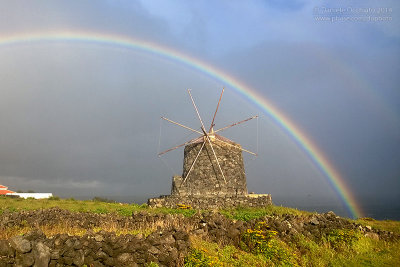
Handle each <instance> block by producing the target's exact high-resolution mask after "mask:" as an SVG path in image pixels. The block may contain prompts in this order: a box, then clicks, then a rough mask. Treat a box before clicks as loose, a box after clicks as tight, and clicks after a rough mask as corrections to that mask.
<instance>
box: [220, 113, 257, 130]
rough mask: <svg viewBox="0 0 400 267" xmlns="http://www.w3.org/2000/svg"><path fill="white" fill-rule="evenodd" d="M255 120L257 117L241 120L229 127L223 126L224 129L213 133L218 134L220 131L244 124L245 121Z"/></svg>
mask: <svg viewBox="0 0 400 267" xmlns="http://www.w3.org/2000/svg"><path fill="white" fill-rule="evenodd" d="M255 118H258V115H256V116H253V117H250V118H248V119H245V120H242V121H239V122H236V123H233V124H231V125H228V126H225V127H223V128H221V129H218V130H216V131H214V133H217V132H220V131H224V130H226V129H229V128H231V127H233V126H236V125H239V124H241V123H243V122H246V121H249V120H252V119H255Z"/></svg>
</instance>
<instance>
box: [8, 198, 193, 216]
mask: <svg viewBox="0 0 400 267" xmlns="http://www.w3.org/2000/svg"><path fill="white" fill-rule="evenodd" d="M54 207H58V208H60V209H65V210H70V211H72V212H92V213H99V214H108V213H117V214H120V215H123V216H131V215H132V213H133V212H140V211H146V212H149V213H162V214H183V215H184V216H186V217H190V216H192V215H193V214H195V213H196V210H193V209H168V208H154V209H153V208H149V207H148V206H147V205H146V204H142V205H139V204H120V203H110V202H101V201H99V200H98V199H95V200H75V199H73V198H69V199H58V198H53V199H22V198H9V197H4V196H1V197H0V214H1V213H2V212H4V211H6V210H8V211H11V212H15V211H22V210H38V209H49V208H54Z"/></svg>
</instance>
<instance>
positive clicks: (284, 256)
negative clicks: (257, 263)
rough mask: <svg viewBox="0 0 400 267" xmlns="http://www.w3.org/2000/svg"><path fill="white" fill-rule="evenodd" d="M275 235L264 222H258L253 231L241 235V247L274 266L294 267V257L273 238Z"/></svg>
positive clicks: (295, 263) (248, 230) (249, 230)
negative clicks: (261, 256) (262, 257)
mask: <svg viewBox="0 0 400 267" xmlns="http://www.w3.org/2000/svg"><path fill="white" fill-rule="evenodd" d="M276 234H277V232H276V231H273V230H270V229H269V227H268V225H267V223H266V222H258V223H257V224H256V225H255V227H254V228H253V229H247V230H246V232H245V233H244V234H243V235H242V238H241V241H242V242H241V247H242V248H243V249H244V250H245V251H248V252H251V253H253V254H256V255H258V254H261V255H263V256H264V257H265V258H266V259H267V260H270V261H272V262H273V263H275V264H284V265H290V266H296V265H297V262H296V260H295V257H294V255H293V254H291V253H290V251H289V250H288V249H286V248H285V247H284V246H283V244H282V243H281V242H280V241H279V240H277V239H276V238H275V236H276Z"/></svg>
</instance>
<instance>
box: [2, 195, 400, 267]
mask: <svg viewBox="0 0 400 267" xmlns="http://www.w3.org/2000/svg"><path fill="white" fill-rule="evenodd" d="M52 207H58V208H61V209H66V210H70V211H73V212H93V213H101V214H106V213H116V214H120V215H123V216H131V214H132V212H140V211H145V212H149V213H170V214H176V213H180V214H183V215H185V216H188V217H190V216H192V215H193V214H194V213H195V212H196V211H195V210H192V209H166V208H156V209H152V208H149V207H147V205H137V204H120V203H106V202H100V201H92V200H86V201H78V200H74V199H57V198H56V199H45V200H32V199H28V200H25V199H12V198H6V197H0V214H1V213H3V212H4V211H10V212H16V211H23V210H36V209H47V208H52ZM220 212H221V213H222V214H224V215H225V216H226V217H228V218H230V219H233V220H243V221H249V220H251V219H256V218H261V217H264V216H266V215H285V214H292V215H305V216H307V215H310V214H311V213H309V212H305V211H300V210H297V209H291V208H286V207H277V206H269V207H266V208H238V209H230V210H221V211H220ZM354 222H356V223H359V224H362V225H365V226H366V225H369V226H371V227H372V228H375V229H380V230H385V231H391V232H394V233H397V234H400V222H399V221H377V220H374V219H371V218H364V219H359V220H356V221H354ZM262 227H263V225H261V226H260V227H258V228H254V229H248V231H247V232H246V233H245V234H244V235H243V236H244V237H246V238H244V239H243V242H242V245H241V248H237V247H234V246H221V245H220V244H217V243H213V242H208V241H207V240H204V239H200V238H199V237H196V236H192V237H191V241H192V246H193V249H192V251H191V252H190V254H189V255H188V256H187V258H186V264H185V265H186V266H282V265H284V266H398V263H399V262H400V242H399V241H392V242H389V241H384V240H375V239H372V238H370V237H366V236H363V235H362V234H361V233H357V232H346V231H345V230H341V229H338V231H337V232H335V233H334V234H332V235H331V236H327V237H326V238H324V239H322V240H321V241H318V242H317V241H312V240H310V239H307V238H306V237H305V236H303V235H301V234H299V235H298V236H296V237H295V239H294V240H292V241H290V242H288V241H286V243H285V242H284V241H283V240H280V239H279V238H278V237H277V236H276V235H275V234H274V233H273V231H270V230H268V228H262ZM29 230H31V229H30V226H26V227H22V228H18V229H7V228H6V229H5V231H3V232H2V234H1V235H0V239H6V238H9V237H11V236H13V235H17V234H24V233H26V232H27V231H29ZM42 230H43V231H44V232H45V234H46V235H48V236H52V235H55V234H57V233H68V234H70V235H83V234H84V233H85V231H86V229H78V228H74V227H71V226H69V227H68V228H67V227H66V226H63V225H56V226H52V227H48V228H46V227H45V228H44V229H42ZM92 230H94V231H100V230H105V231H114V232H117V233H119V234H138V233H141V234H145V235H147V234H149V233H150V232H151V231H153V230H154V229H115V228H113V227H112V226H104V227H100V228H98V229H92Z"/></svg>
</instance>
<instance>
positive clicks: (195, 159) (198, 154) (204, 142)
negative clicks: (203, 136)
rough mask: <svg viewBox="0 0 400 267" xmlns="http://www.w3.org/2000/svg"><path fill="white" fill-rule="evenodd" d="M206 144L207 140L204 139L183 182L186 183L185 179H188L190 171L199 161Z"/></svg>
mask: <svg viewBox="0 0 400 267" xmlns="http://www.w3.org/2000/svg"><path fill="white" fill-rule="evenodd" d="M205 144H206V141H203V144H202V145H201V147H200V150H199V153H197V156H196V157H195V158H194V160H193V163H192V165H191V166H190V169H189V171H188V173H187V174H186V177H185V179H184V180H183V182H182V184H183V183H185V181H186V180H187V178H188V177H189V174H190V172H191V171H192V169H193V167H194V164H195V163H196V161H197V158H198V157H199V156H200V153H201V151H202V150H203V147H204V145H205Z"/></svg>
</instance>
